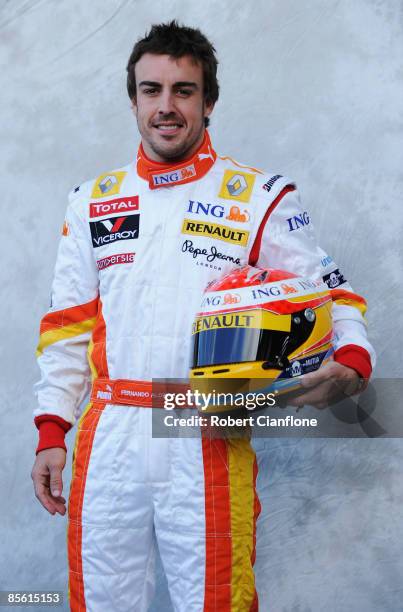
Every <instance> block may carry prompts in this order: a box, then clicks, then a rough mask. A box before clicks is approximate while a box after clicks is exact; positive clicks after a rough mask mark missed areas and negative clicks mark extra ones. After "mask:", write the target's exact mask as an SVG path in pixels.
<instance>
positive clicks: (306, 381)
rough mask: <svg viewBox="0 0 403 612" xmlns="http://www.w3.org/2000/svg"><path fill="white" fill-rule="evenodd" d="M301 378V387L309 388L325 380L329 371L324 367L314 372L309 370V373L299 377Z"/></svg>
mask: <svg viewBox="0 0 403 612" xmlns="http://www.w3.org/2000/svg"><path fill="white" fill-rule="evenodd" d="M300 379H301V387H302V388H303V389H311V388H312V387H316V386H317V385H320V383H323V382H325V381H326V380H328V379H329V372H328V371H326V370H325V369H324V368H323V369H319V370H316V371H315V372H310V373H309V374H304V375H303V376H301V377H300Z"/></svg>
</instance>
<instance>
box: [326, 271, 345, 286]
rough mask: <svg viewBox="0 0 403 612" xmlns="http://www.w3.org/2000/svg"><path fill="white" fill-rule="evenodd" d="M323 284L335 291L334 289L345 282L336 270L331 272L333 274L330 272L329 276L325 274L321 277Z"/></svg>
mask: <svg viewBox="0 0 403 612" xmlns="http://www.w3.org/2000/svg"><path fill="white" fill-rule="evenodd" d="M323 282H325V283H326V285H327V286H328V287H329V289H335V287H338V286H339V285H342V284H343V283H346V282H347V281H346V279H345V278H344V276H343V274H342V273H341V272H340V270H339V269H338V268H336V270H333V272H330V274H325V276H324V277H323Z"/></svg>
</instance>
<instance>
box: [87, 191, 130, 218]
mask: <svg viewBox="0 0 403 612" xmlns="http://www.w3.org/2000/svg"><path fill="white" fill-rule="evenodd" d="M138 209H139V196H138V195H135V196H130V197H128V198H116V199H114V200H107V201H106V202H91V203H90V218H91V219H93V218H94V217H104V216H105V215H110V214H111V213H121V212H130V211H132V210H138Z"/></svg>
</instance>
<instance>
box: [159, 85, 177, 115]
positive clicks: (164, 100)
mask: <svg viewBox="0 0 403 612" xmlns="http://www.w3.org/2000/svg"><path fill="white" fill-rule="evenodd" d="M158 102H159V109H158V113H159V114H160V115H170V114H172V113H175V98H174V95H173V93H172V92H171V91H169V90H167V89H165V90H162V92H161V95H160V96H159V97H158Z"/></svg>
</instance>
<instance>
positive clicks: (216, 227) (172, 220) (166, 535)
mask: <svg viewBox="0 0 403 612" xmlns="http://www.w3.org/2000/svg"><path fill="white" fill-rule="evenodd" d="M127 70H128V77H127V85H128V93H129V97H130V99H131V102H132V105H133V111H134V114H135V116H136V120H137V125H138V129H139V132H140V135H141V144H140V147H139V149H138V152H137V156H136V157H135V159H134V160H133V161H131V162H130V163H129V164H128V165H127V166H124V167H122V168H118V169H114V170H110V171H107V172H105V173H104V174H102V175H101V176H99V177H97V178H96V179H95V180H91V181H88V182H86V183H84V184H82V185H80V186H79V187H76V188H75V189H74V190H73V191H72V193H71V194H70V197H69V205H68V208H67V213H66V218H65V222H64V225H63V231H62V237H61V242H60V247H59V251H58V255H57V262H56V269H55V277H54V282H53V286H52V303H51V307H50V310H49V311H48V312H47V313H46V314H45V316H44V317H43V319H42V321H41V327H40V339H39V346H38V361H39V366H40V370H41V379H40V381H39V382H38V383H37V385H36V392H37V396H38V407H37V408H36V410H35V412H34V416H35V424H36V426H37V428H38V430H39V444H38V448H37V457H36V461H35V464H34V467H33V471H32V477H33V481H34V486H35V493H36V496H37V498H38V499H39V501H40V502H41V503H42V505H43V506H44V507H45V508H46V509H47V510H48V512H50V513H51V514H56V513H59V514H61V515H64V514H65V511H66V506H65V503H66V502H65V499H64V498H63V497H62V488H63V484H62V470H63V468H64V465H65V461H66V446H65V442H64V436H65V434H66V432H68V430H69V429H70V428H71V427H72V426H73V425H74V424H75V422H76V421H77V420H78V431H77V436H76V443H75V449H74V455H73V477H72V483H71V489H70V498H69V512H68V514H69V522H68V557H69V592H70V605H71V610H73V611H74V612H79V611H80V612H84V611H85V610H87V611H91V612H113V611H122V612H128V611H129V610H133V611H136V612H141V611H143V610H144V611H145V610H147V609H148V607H149V604H150V599H151V597H152V593H153V584H154V571H153V568H154V558H155V550H156V542H157V543H158V547H159V551H160V554H161V558H162V562H163V566H164V569H165V572H166V575H167V580H168V587H169V591H170V596H171V600H172V604H173V608H174V609H175V610H177V611H182V612H185V611H186V612H200V611H201V610H204V611H212V610H220V611H221V612H224V611H232V612H234V611H236V612H246V611H251V610H253V611H256V610H258V598H257V593H256V589H255V581H254V573H253V563H254V559H255V528H256V519H257V516H258V514H259V501H258V498H257V495H256V492H255V483H256V475H257V465H256V457H255V454H254V452H253V449H252V447H251V446H250V444H249V443H247V444H245V443H242V444H240V443H239V444H238V442H237V441H231V440H217V439H215V440H208V439H198V438H176V439H175V438H153V437H152V435H151V415H152V410H151V409H150V389H151V380H152V379H153V378H169V377H172V378H180V377H187V376H188V369H189V347H190V339H191V333H190V330H191V326H192V320H193V316H194V313H195V312H196V310H197V308H198V306H199V301H200V296H201V295H202V292H203V290H204V288H205V287H206V285H207V283H208V282H209V281H211V280H212V279H214V278H217V277H219V276H221V275H222V274H224V273H226V272H228V271H230V270H232V269H234V268H237V267H240V266H243V265H245V264H247V263H249V264H250V265H256V266H262V267H268V266H270V267H271V268H280V269H285V270H289V271H290V272H293V273H295V274H297V275H300V276H304V277H307V276H308V277H315V278H319V277H323V279H324V281H325V282H327V284H328V286H329V288H330V291H331V294H332V299H333V307H332V317H333V327H334V334H335V354H334V361H332V362H331V363H329V364H327V365H326V366H325V367H323V368H321V369H320V370H318V371H317V372H314V373H312V374H309V375H307V376H306V377H305V379H304V380H305V382H304V386H306V390H305V391H304V393H303V395H302V396H301V398H300V399H299V400H298V401H299V402H300V403H302V404H303V403H311V404H314V405H315V404H320V403H321V402H323V397H324V395H326V393H328V392H329V389H330V386H329V385H330V384H331V383H330V382H329V381H331V380H333V381H334V380H337V381H339V382H340V384H342V385H344V387H345V389H346V393H349V394H352V393H355V392H357V391H358V390H359V389H360V387H361V386H363V385H364V384H365V381H366V380H367V379H368V378H369V376H370V374H371V370H372V368H373V364H374V354H373V350H372V348H371V345H370V344H369V342H368V340H367V335H366V327H365V321H364V318H363V314H364V312H365V309H366V303H365V301H364V299H363V298H362V297H360V296H358V295H357V294H355V293H354V292H353V290H352V288H351V287H350V285H349V284H348V282H347V280H346V279H345V277H344V275H343V273H342V271H341V270H340V268H339V267H338V266H337V264H336V263H334V261H333V260H332V259H331V258H330V257H329V256H328V255H327V254H326V253H324V251H323V250H322V249H320V248H319V247H318V245H317V243H316V239H315V235H314V231H313V227H312V223H311V220H310V217H309V214H308V212H307V211H306V210H305V208H303V207H302V206H301V202H300V198H299V195H298V191H297V189H296V186H295V183H294V182H293V181H292V180H290V179H289V178H287V177H285V176H281V175H279V174H277V173H274V172H263V171H261V170H258V169H256V168H252V167H250V166H247V165H243V164H240V163H238V162H237V161H235V160H234V159H232V158H231V157H228V156H221V155H218V154H217V152H216V151H215V149H214V147H213V144H212V142H211V140H210V136H209V133H208V131H207V130H206V127H207V126H208V122H209V116H210V114H211V113H212V111H213V108H214V105H215V102H216V101H217V99H218V91H219V89H218V82H217V77H216V72H217V60H216V57H215V49H214V47H213V46H212V45H211V43H210V42H209V41H208V40H207V39H206V37H205V36H204V35H203V34H202V33H201V32H200V31H199V30H197V29H192V28H187V27H182V26H179V25H178V24H177V23H176V22H171V23H168V24H159V25H155V26H153V27H152V28H151V30H150V32H149V33H148V35H147V36H145V38H143V39H141V40H139V41H138V42H137V43H136V44H135V46H134V49H133V52H132V54H131V56H130V59H129V62H128V67H127ZM88 393H90V401H89V403H88V404H87V406H86V408H85V409H84V410H83V411H82V410H81V405H82V403H83V402H84V399H85V398H86V396H87V395H88Z"/></svg>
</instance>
